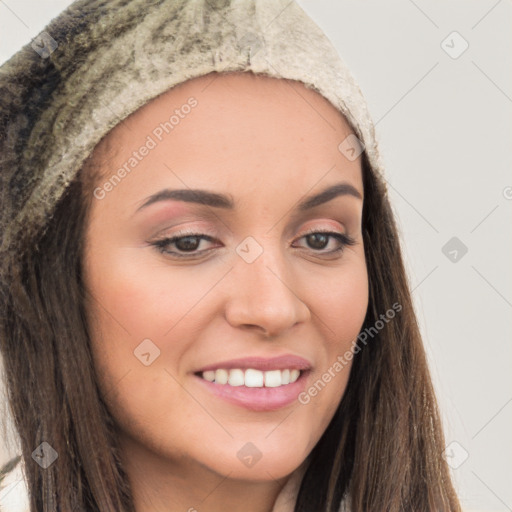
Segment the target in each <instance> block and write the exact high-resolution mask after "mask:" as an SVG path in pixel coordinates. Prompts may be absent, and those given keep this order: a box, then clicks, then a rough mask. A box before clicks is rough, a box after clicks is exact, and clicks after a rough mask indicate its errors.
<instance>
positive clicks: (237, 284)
mask: <svg viewBox="0 0 512 512" xmlns="http://www.w3.org/2000/svg"><path fill="white" fill-rule="evenodd" d="M231 279H232V286H233V288H232V292H231V293H230V296H229V299H228V301H227V304H226V308H225V314H226V319H227V321H228V322H229V324H230V325H232V326H233V327H235V328H239V329H240V328H243V329H254V330H258V331H260V332H261V333H262V334H263V335H264V336H265V337H275V336H278V335H282V334H283V333H284V332H286V331H287V330H288V329H290V328H291V327H293V326H294V325H296V324H297V323H303V322H306V321H308V320H309V319H310V310H309V307H308V306H307V305H306V304H305V303H304V302H303V300H301V298H300V289H299V288H298V287H297V280H296V279H294V276H293V275H292V274H291V272H290V270H289V268H288V267H287V264H286V262H285V261H283V259H282V258H281V257H279V255H274V254H273V253H271V252H270V251H269V250H264V252H263V254H261V256H260V257H258V258H257V259H256V260H255V261H253V262H252V263H247V262H246V261H244V260H243V259H241V258H239V259H238V260H237V261H236V263H235V268H234V269H233V272H231ZM294 285H295V286H294Z"/></svg>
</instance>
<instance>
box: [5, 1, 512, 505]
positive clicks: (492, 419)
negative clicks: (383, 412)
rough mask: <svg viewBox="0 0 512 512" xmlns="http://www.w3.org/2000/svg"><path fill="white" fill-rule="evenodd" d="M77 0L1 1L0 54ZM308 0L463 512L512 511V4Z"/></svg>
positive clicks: (11, 450) (306, 5)
mask: <svg viewBox="0 0 512 512" xmlns="http://www.w3.org/2000/svg"><path fill="white" fill-rule="evenodd" d="M70 3H71V2H69V1H66V0H37V1H35V0H30V1H29V0H16V1H14V0H0V62H4V61H5V60H6V59H7V58H9V57H10V56H11V55H12V54H13V53H14V52H15V51H17V50H18V49H19V48H20V47H21V46H22V45H23V44H25V43H27V42H29V41H30V40H31V39H33V38H34V37H35V36H36V35H37V34H39V32H40V31H41V30H42V29H43V28H44V27H45V26H46V24H47V23H48V22H49V20H50V19H51V18H53V17H54V16H56V15H57V14H59V12H60V11H61V10H62V9H63V8H64V7H66V6H67V5H69V4H70ZM299 4H300V5H301V6H302V8H303V9H304V10H305V11H306V12H307V13H308V14H309V15H310V16H311V17H312V18H313V19H314V20H315V21H316V22H317V23H318V25H320V27H321V28H322V29H323V30H324V32H325V33H326V34H327V36H328V37H329V38H330V39H331V41H332V42H333V44H334V45H335V46H336V48H337V49H338V52H339V53H340V55H341V56H342V58H343V59H344V60H345V61H346V63H347V64H348V66H349V67H350V69H351V70H352V72H353V74H354V75H355V77H356V79H357V81H358V83H359V85H360V87H361V89H362V91H363V93H364V95H365V97H366V99H367V102H368V105H369V109H370V112H371V114H372V117H373V119H374V122H375V124H376V131H377V137H378V140H379V143H380V148H381V153H382V156H383V160H384V164H385V168H386V177H387V181H388V189H389V195H390V199H391V201H392V204H393V207H394V210H395V213H396V216H397V220H398V224H399V227H400V230H401V233H402V240H403V242H402V243H403V249H404V256H405V259H406V264H407V268H408V272H409V275H410V279H411V283H412V288H413V297H414V300H415V305H416V311H417V314H418V319H419V322H420V325H421V329H422V333H423V335H424V342H425V346H426V349H427V352H428V356H429V361H430V366H431V371H432V374H433V379H434V384H435V387H436V390H437V393H438V398H439V402H440V405H441V409H442V413H443V418H444V425H445V432H446V441H447V446H448V449H447V460H448V461H449V463H450V465H451V466H452V468H453V469H452V471H453V475H454V480H455V484H456V486H457V489H458V492H459V494H460V497H461V500H462V502H463V505H464V507H465V510H466V511H478V512H491V511H493V512H498V511H499V512H502V511H507V510H509V511H512V486H511V485H510V482H512V436H511V434H510V433H511V432H512V381H511V378H510V375H511V367H512V365H511V362H512V343H511V339H512V337H511V334H512V322H511V319H512V270H511V265H510V262H511V261H512V257H511V256H512V237H511V236H510V235H511V232H510V225H511V223H510V221H511V211H512V174H511V172H510V170H511V168H512V151H511V149H510V147H511V144H512V115H511V114H512V73H511V70H512V53H511V49H512V5H511V2H510V1H505V0H498V1H496V0H490V1H475V0H464V1H462V0H460V1H447V0H443V1H432V0H428V1H427V0H421V1H420V0H415V1H413V0H400V1H387V2H383V1H382V0H372V1H370V0H365V1H357V0H350V1H344V0H299ZM466 46H467V48H466ZM465 48H466V49H465ZM464 49H465V50H464ZM463 50H464V51H463ZM507 225H508V226H509V227H508V228H507ZM454 237H455V239H453V238H454ZM466 250H467V252H465V251H466ZM507 261H508V262H509V263H508V264H507V263H506V262H507ZM2 414H7V412H6V410H2ZM14 442H15V436H13V435H12V434H11V437H10V438H8V439H7V440H5V441H4V442H3V443H0V464H1V463H3V462H5V461H6V460H7V459H8V458H9V457H10V456H11V455H13V454H14V453H16V448H15V447H13V446H14V445H13V443H14ZM2 444H5V445H6V446H2ZM9 447H10V448H9Z"/></svg>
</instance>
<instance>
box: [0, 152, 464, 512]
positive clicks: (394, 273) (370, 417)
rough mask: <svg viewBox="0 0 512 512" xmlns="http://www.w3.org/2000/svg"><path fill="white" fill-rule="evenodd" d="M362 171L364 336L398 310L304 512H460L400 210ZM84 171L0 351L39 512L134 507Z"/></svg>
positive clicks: (365, 363) (350, 399)
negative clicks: (95, 331)
mask: <svg viewBox="0 0 512 512" xmlns="http://www.w3.org/2000/svg"><path fill="white" fill-rule="evenodd" d="M85 168H87V166H84V169H85ZM362 169H363V184H364V196H365V197H364V203H363V226H362V229H363V237H364V245H365V255H366V261H367V268H368V275H369V306H368V311H367V315H366V318H365V321H364V325H363V328H364V329H368V328H370V327H372V326H374V325H375V324H376V322H377V321H378V320H379V315H381V314H382V313H384V312H386V311H387V310H389V309H390V308H391V307H392V304H394V303H399V304H400V305H401V306H402V309H401V311H400V313H399V314H397V315H396V317H395V318H394V319H393V321H391V322H386V323H385V325H384V326H383V327H382V329H380V330H379V331H378V333H377V334H376V335H375V336H374V337H373V338H372V339H371V341H370V342H368V343H366V344H359V351H358V352H357V353H356V354H355V355H354V360H353V366H352V368H351V373H350V378H349V382H348V385H347V388H346V391H345V393H344V396H343V398H342V400H341V402H340V405H339V407H338V409H337V411H336V413H335V415H334V417H333V419H332V421H331V423H330V424H329V426H328V428H327V429H326V431H325V432H324V434H323V435H322V437H321V439H320V440H319V441H318V443H317V445H316V446H315V447H314V449H313V451H312V453H311V457H310V459H311V462H310V464H309V466H308V469H307V471H306V473H305V475H304V477H303V480H302V484H301V487H300V491H299V495H298V498H297V502H296V505H295V512H337V511H338V510H339V508H340V503H341V501H342V499H343V497H344V496H349V498H350V503H351V506H350V510H351V512H368V511H371V512H383V511H389V512H405V511H407V512H410V511H420V512H425V511H434V510H435V511H436V512H448V511H454V512H458V511H460V510H461V509H460V505H459V502H458V499H457V496H456V493H455V491H454V488H453V486H452V483H451V480H450V474H449V469H448V466H447V464H446V462H445V461H444V459H443V457H442V452H443V450H444V438H443V432H442V428H441V423H440V417H439V413H438V408H437V404H436V400H435V396H434V391H433V388H432V383H431V379H430V376H429V371H428V367H427V362H426V357H425V352H424V349H423V345H422V340H421V336H420V331H419V328H418V324H417V320H416V316H415V312H414V309H413V304H412V300H411V293H410V290H409V285H408V281H407V276H406V272H405V269H404V265H403V261H402V256H401V248H400V242H399V236H398V231H397V227H396V224H395V220H394V216H393V213H392V210H391V207H390V204H389V201H388V198H387V195H386V192H385V186H384V183H383V182H382V181H381V179H380V178H377V177H376V176H375V175H374V173H373V172H371V170H370V167H369V163H368V161H367V158H366V155H365V154H364V153H363V166H362ZM86 174H87V173H83V172H82V173H80V174H79V175H78V176H77V178H76V179H75V181H74V182H72V183H71V185H70V186H69V187H68V189H67V192H66V194H65V195H64V196H63V198H62V199H61V200H60V201H59V203H58V205H57V207H56V209H55V212H54V215H53V217H52V218H51V220H50V221H49V222H48V224H47V227H46V229H45V231H44V232H43V233H42V234H40V236H39V238H38V239H37V240H34V241H33V243H32V244H31V245H30V246H27V247H25V248H24V250H23V252H22V253H20V255H19V260H18V262H17V264H16V265H12V266H11V267H10V268H9V267H8V268H7V269H6V271H7V272H9V279H7V278H6V275H7V274H5V273H4V274H3V278H2V281H1V294H2V314H1V331H0V350H1V353H2V355H3V359H4V365H5V384H6V388H7V390H8V400H9V405H10V410H11V414H12V417H13V421H14V426H15V427H16V429H17V431H18V433H19V437H20V444H21V452H22V453H21V455H22V457H23V460H24V461H26V462H27V463H26V468H25V471H26V475H27V483H28V488H29V491H30V504H31V510H32V512H36V511H37V512H50V511H51V512H54V511H57V510H59V511H66V512H68V511H78V510H84V511H85V510H87V511H88V512H89V511H101V512H107V511H108V512H134V510H135V509H134V505H133V502H132V497H131V492H130V487H129V484H128V480H127V475H126V474H125V472H124V471H123V467H122V464H121V459H120V456H119V452H118V447H117V444H116V438H115V434H114V422H113V419H112V417H111V415H110V413H109V411H108V409H107V407H106V405H105V403H104V401H103V399H102V397H101V394H100V391H99V388H98V385H97V379H96V373H95V368H94V366H93V361H92V356H91V350H90V337H89V336H90V335H89V330H88V325H87V321H86V316H85V313H84V304H85V300H86V297H85V295H84V293H85V291H84V290H85V287H84V283H83V282H82V270H81V262H82V254H83V249H84V247H83V240H84V236H83V235H84V230H85V227H86V223H87V212H88V209H89V201H90V200H91V193H90V190H91V187H90V183H89V182H86V181H85V180H84V178H86V177H87V175H86ZM88 180H90V175H89V177H88ZM44 441H46V442H47V443H48V444H49V445H50V446H51V447H52V448H53V449H54V450H55V451H56V452H57V454H58V458H57V459H56V460H55V462H54V463H53V464H52V465H50V466H49V467H48V468H47V469H43V470H42V469H41V467H40V466H39V465H38V464H36V463H34V461H33V460H32V452H33V451H34V450H35V449H36V448H37V447H38V446H39V445H40V444H41V443H42V442H44Z"/></svg>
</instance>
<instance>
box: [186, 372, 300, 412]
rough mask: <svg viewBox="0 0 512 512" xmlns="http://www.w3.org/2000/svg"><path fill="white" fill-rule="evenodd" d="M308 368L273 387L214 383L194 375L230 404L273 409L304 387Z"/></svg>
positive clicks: (279, 407)
mask: <svg viewBox="0 0 512 512" xmlns="http://www.w3.org/2000/svg"><path fill="white" fill-rule="evenodd" d="M308 374H309V370H306V371H301V374H300V376H299V378H298V379H297V380H296V381H295V382H292V383H291V384H286V385H284V386H279V387H275V388H266V387H261V388H248V387H246V386H230V385H229V384H215V382H210V381H208V380H206V379H203V378H202V377H198V376H197V375H194V377H195V378H196V379H198V380H199V381H200V383H201V384H202V385H203V386H205V388H206V390H207V391H209V392H211V393H213V394H214V395H216V396H218V397H220V398H222V399H224V400H226V401H227V402H230V403H232V404H235V405H238V406H240V407H244V408H246V409H249V410H251V411H258V412H261V411H275V410H277V409H282V408H283V407H286V406H287V405H290V404H292V403H293V402H295V401H296V400H297V397H298V396H299V394H300V393H301V392H302V391H304V388H305V387H306V378H307V375H308Z"/></svg>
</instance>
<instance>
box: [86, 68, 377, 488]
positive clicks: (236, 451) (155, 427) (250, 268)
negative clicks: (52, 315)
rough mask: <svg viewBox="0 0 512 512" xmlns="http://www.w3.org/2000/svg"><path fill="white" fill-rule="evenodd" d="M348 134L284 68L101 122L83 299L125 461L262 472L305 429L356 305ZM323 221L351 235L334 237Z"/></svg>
mask: <svg viewBox="0 0 512 512" xmlns="http://www.w3.org/2000/svg"><path fill="white" fill-rule="evenodd" d="M171 116H173V117H171ZM351 133H352V131H351V129H350V128H349V126H348V124H347V122H346V121H345V120H344V118H343V117H342V116H341V115H340V114H339V113H338V111H337V110H336V109H335V108H334V107H333V106H332V105H331V104H330V103H329V102H328V101H327V100H325V99H324V98H323V97H322V96H320V95H319V94H317V93H316V92H314V91H312V90H310V89H307V88H306V87H304V86H303V85H302V84H300V83H298V82H289V81H285V80H276V79H273V78H267V77H262V76H256V77H255V76H253V75H247V74H245V75H244V74H231V75H220V76H219V75H216V74H211V75H207V76H203V77H201V78H198V79H194V80H191V81H189V82H187V83H185V84H182V85H180V86H179V87H177V88H175V89H173V90H171V91H168V92H167V93H165V94H163V95H161V96H160V97H158V98H157V99H155V100H153V101H151V102H149V103H148V104H147V105H145V106H144V107H143V108H141V109H139V110H138V111H137V112H136V113H135V114H133V115H132V116H130V117H129V118H128V119H126V120H125V121H124V122H122V123H120V124H119V125H118V126H117V127H116V128H115V129H114V130H113V131H112V132H111V133H110V134H109V135H108V141H109V142H111V144H112V146H113V148H114V150H115V154H114V155H113V156H111V157H109V159H108V161H107V160H106V159H104V160H103V163H102V164H101V169H100V170H101V173H102V175H103V176H102V179H100V180H99V181H98V182H97V183H96V188H95V190H94V198H93V199H92V206H91V210H90V219H89V223H88V226H87V232H86V253H85V255H84V276H85V283H86V286H87V289H88V291H89V294H88V296H89V298H90V301H89V302H88V305H87V313H88V319H89V322H90V324H91V335H92V340H91V342H92V349H93V356H94V363H95V366H96V369H97V371H98V376H99V385H100V390H101V392H102V394H103V396H104V398H105V400H106V403H107V405H108V407H109V410H110V412H111V413H112V415H113V417H114V420H115V422H116V428H117V432H118V439H119V441H120V443H121V445H122V447H123V453H124V457H126V459H127V460H128V463H129V464H132V465H133V467H135V466H136V467H137V468H139V471H141V472H142V471H150V468H155V467H156V466H155V465H158V467H159V468H161V469H164V468H165V469H166V470H169V469H176V470H180V473H179V474H180V475H194V474H196V475H197V474H198V472H199V471H209V472H214V473H216V474H221V475H224V476H227V475H229V477H230V478H236V479H242V480H249V479H250V480H258V481H266V480H270V479H272V478H274V479H277V478H282V477H284V476H286V475H288V474H290V473H291V472H292V471H293V470H294V469H295V468H297V467H298V466H299V465H300V464H301V463H302V462H303V461H304V459H305V458H306V457H307V455H308V454H309V453H310V452H311V450H312V449H313V447H314V445H315V444H316V443H317V441H318V440H319V438H320V437H321V436H322V434H323V432H324V430H325V429H326V427H327V425H328V424H329V422H330V420H331V418H332V416H333V414H334V412H335V410H336V408H337V406H338V404H339V402H340V400H341V398H342V396H343V393H344V391H345V387H346V384H347V380H348V377H349V372H350V366H351V362H350V358H346V357H345V353H346V352H347V351H348V350H350V349H351V348H352V344H353V342H354V340H355V339H356V337H357V335H358V333H359V332H360V329H361V327H362V324H363V320H364V317H365V314H366V309H367V305H368V281H367V270H366V262H365V256H364V247H363V238H362V233H361V221H362V207H363V200H362V198H363V183H362V171H361V159H360V158H357V159H354V158H347V157H346V156H345V154H348V155H350V154H351V153H350V152H348V153H347V152H346V151H345V154H344V153H343V152H342V151H341V150H340V149H338V146H339V145H340V143H341V142H342V141H344V140H345V139H346V137H347V136H349V135H350V134H351ZM102 144H103V143H102ZM123 169H124V171H123ZM335 185H344V187H343V186H342V187H339V188H338V192H339V193H338V194H336V193H327V194H326V195H320V196H319V197H318V198H317V199H311V198H313V197H315V196H317V195H318V194H319V193H321V192H323V191H325V190H326V189H328V188H329V187H333V186H335ZM178 190H180V191H182V192H180V193H178V192H176V191H178ZM194 190H201V191H204V192H201V194H199V193H196V194H193V193H192V191H194ZM357 195H359V196H360V197H357ZM301 205H302V206H301ZM325 231H328V232H329V233H334V235H332V234H331V235H322V234H318V233H319V232H320V233H321V232H325ZM308 233H310V235H309V236H307V234H308ZM311 233H317V234H316V235H314V234H311ZM187 234H188V236H189V237H188V238H187ZM190 234H193V236H191V235H190ZM178 235H179V236H180V237H182V238H181V239H180V240H178V241H174V242H172V241H169V240H167V241H166V239H169V238H172V237H175V236H178ZM337 235H344V236H347V237H350V238H352V239H353V240H354V243H353V244H352V245H346V246H345V247H343V248H342V250H340V247H342V245H343V241H340V240H339V239H338V238H336V236H337ZM343 239H344V237H343V236H342V237H341V240H343ZM251 358H252V359H253V360H252V361H251V360H250V359H251ZM275 358H279V359H275ZM274 359H275V360H274ZM341 359H343V361H344V362H343V363H340V360H341ZM337 363H338V364H337ZM340 367H341V368H340ZM301 368H302V371H301V373H300V376H299V378H298V380H296V381H295V382H293V383H288V384H286V382H287V381H288V380H289V379H290V378H291V379H292V380H293V378H294V377H295V375H296V373H297V372H296V371H294V370H300V369H301ZM204 369H209V371H208V372H207V373H205V374H204V375H203V377H201V376H200V374H199V373H198V372H200V371H201V370H204ZM215 370H221V371H218V372H215V373H214V371H215ZM223 370H225V371H223ZM237 370H238V371H237ZM246 370H247V371H246ZM250 370H252V371H250ZM283 370H284V371H283ZM286 370H292V371H286ZM267 372H268V373H267ZM226 376H227V378H228V379H229V381H228V383H223V382H224V381H223V379H225V378H226ZM213 378H217V382H210V381H208V380H206V379H210V380H211V379H213ZM240 379H242V380H240ZM262 381H263V382H262ZM229 382H231V383H232V384H233V385H231V384H230V383H229ZM242 382H243V384H242V385H240V384H241V383H242ZM280 383H281V384H280ZM315 383H316V386H315ZM246 384H247V385H246ZM262 384H263V387H260V386H262ZM253 386H254V387H253ZM130 461H131V462H130Z"/></svg>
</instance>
